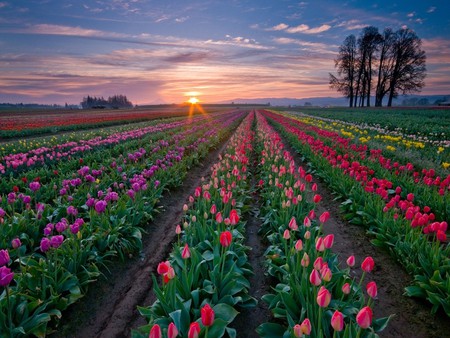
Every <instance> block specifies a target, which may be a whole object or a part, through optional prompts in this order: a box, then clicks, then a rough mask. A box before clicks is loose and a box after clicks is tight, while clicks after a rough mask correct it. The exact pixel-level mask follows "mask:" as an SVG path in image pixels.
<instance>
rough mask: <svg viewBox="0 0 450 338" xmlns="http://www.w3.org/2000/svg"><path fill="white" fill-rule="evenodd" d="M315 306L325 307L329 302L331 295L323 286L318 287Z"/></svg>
mask: <svg viewBox="0 0 450 338" xmlns="http://www.w3.org/2000/svg"><path fill="white" fill-rule="evenodd" d="M316 300H317V305H319V306H320V307H327V306H328V305H329V304H330V302H331V293H330V291H328V290H327V289H326V288H325V287H324V286H322V287H320V289H319V292H318V293H317V299H316Z"/></svg>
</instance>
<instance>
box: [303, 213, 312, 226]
mask: <svg viewBox="0 0 450 338" xmlns="http://www.w3.org/2000/svg"><path fill="white" fill-rule="evenodd" d="M303 225H304V226H305V227H307V228H309V227H310V226H311V220H310V219H309V218H308V216H306V217H305V219H304V220H303Z"/></svg>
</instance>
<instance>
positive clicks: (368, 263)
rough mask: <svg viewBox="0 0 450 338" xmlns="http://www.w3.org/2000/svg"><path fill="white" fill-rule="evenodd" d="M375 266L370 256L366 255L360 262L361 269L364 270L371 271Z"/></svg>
mask: <svg viewBox="0 0 450 338" xmlns="http://www.w3.org/2000/svg"><path fill="white" fill-rule="evenodd" d="M374 266H375V262H374V261H373V258H372V257H370V256H369V257H366V259H364V261H363V262H362V263H361V269H363V271H365V272H371V271H372V270H373V268H374Z"/></svg>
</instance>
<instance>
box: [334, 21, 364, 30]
mask: <svg viewBox="0 0 450 338" xmlns="http://www.w3.org/2000/svg"><path fill="white" fill-rule="evenodd" d="M367 26H369V25H368V24H363V23H360V21H359V20H355V19H353V20H348V21H342V22H341V23H339V24H337V25H336V27H344V28H345V29H346V30H361V29H363V28H365V27H367Z"/></svg>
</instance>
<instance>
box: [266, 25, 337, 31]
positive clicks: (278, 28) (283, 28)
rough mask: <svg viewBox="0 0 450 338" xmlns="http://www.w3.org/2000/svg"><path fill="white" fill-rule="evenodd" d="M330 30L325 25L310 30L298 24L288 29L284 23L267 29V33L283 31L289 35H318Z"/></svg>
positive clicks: (306, 26) (328, 26)
mask: <svg viewBox="0 0 450 338" xmlns="http://www.w3.org/2000/svg"><path fill="white" fill-rule="evenodd" d="M330 28H331V26H330V25H326V24H324V25H321V26H318V27H314V28H310V27H309V26H308V25H305V24H300V25H298V26H295V27H289V26H288V25H286V24H285V23H280V24H278V25H276V26H273V27H271V28H268V29H267V30H268V31H285V32H287V33H290V34H295V33H303V34H318V33H322V32H326V31H327V30H329V29H330Z"/></svg>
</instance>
